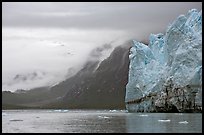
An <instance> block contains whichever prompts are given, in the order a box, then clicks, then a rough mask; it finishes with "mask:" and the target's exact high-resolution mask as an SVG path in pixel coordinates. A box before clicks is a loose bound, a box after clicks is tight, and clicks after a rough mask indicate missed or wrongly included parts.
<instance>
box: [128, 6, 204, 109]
mask: <svg viewBox="0 0 204 135" xmlns="http://www.w3.org/2000/svg"><path fill="white" fill-rule="evenodd" d="M129 59H130V65H129V76H128V84H127V85H126V96H125V102H126V108H127V110H128V111H132V112H197V111H198V112H201V111H202V11H200V12H198V11H197V10H196V9H191V10H189V12H188V13H187V14H186V15H180V16H179V17H178V18H177V19H176V20H175V21H174V22H173V23H172V24H170V25H169V26H168V28H167V30H166V32H165V34H162V33H159V34H150V36H149V44H148V45H145V44H143V43H140V42H138V41H136V40H133V42H132V47H131V49H130V54H129Z"/></svg>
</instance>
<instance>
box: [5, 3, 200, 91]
mask: <svg viewBox="0 0 204 135" xmlns="http://www.w3.org/2000/svg"><path fill="white" fill-rule="evenodd" d="M192 8H196V9H198V10H201V9H202V3H201V2H194V3H193V2H185V3H182V2H181V3H179V2H176V3H173V2H170V3H169V2H163V3H161V2H158V3H157V2H153V3H151V2H144V3H143V2H131V3H126V2H121V3H120V2H118V3H116V2H114V3H111V2H110V3H103V2H97V3H94V2H87V3H85V2H84V3H83V2H81V3H80V2H77V3H72V2H66V3H64V2H59V3H56V2H55V3H43V2H40V3H37V2H36V3H32V2H27V3H23V2H18V3H15V2H8V3H7V2H3V3H2V55H3V56H2V74H3V77H2V79H3V86H2V88H3V90H12V91H14V90H16V89H20V88H23V89H29V88H33V87H38V86H44V85H53V84H55V83H57V82H59V81H61V80H63V79H65V77H67V76H69V74H67V73H68V71H72V72H73V73H74V72H76V71H77V70H79V69H80V67H81V66H82V65H83V64H84V62H85V61H86V60H87V59H89V58H90V57H89V54H90V52H91V50H92V49H94V48H96V47H100V46H101V45H103V44H105V43H112V46H113V47H112V48H111V47H110V48H109V49H108V50H106V51H104V52H103V56H101V57H100V59H101V60H102V59H104V58H106V57H107V56H108V54H109V53H110V52H111V51H112V49H113V48H114V46H117V45H119V44H121V43H123V42H124V41H125V40H129V39H136V40H139V41H147V40H148V37H149V34H150V33H155V34H156V33H159V32H162V33H164V32H165V30H166V28H167V26H168V25H169V24H170V23H172V21H173V20H175V19H176V18H177V17H178V16H179V15H180V14H186V13H187V11H188V10H190V9H192ZM73 69H74V70H73ZM36 74H37V75H36Z"/></svg>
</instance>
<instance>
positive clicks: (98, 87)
mask: <svg viewBox="0 0 204 135" xmlns="http://www.w3.org/2000/svg"><path fill="white" fill-rule="evenodd" d="M108 48H111V46H109V45H105V46H104V48H103V49H100V48H97V49H96V50H93V51H92V53H91V56H95V57H97V58H96V59H95V58H94V59H93V58H91V59H90V60H88V61H87V62H86V64H85V65H84V66H83V68H82V69H81V70H80V71H79V72H77V73H76V74H75V75H73V76H72V77H70V78H68V79H66V80H64V81H62V82H59V83H58V84H57V85H55V86H52V87H40V88H35V89H31V90H29V91H24V90H18V91H17V92H14V93H12V92H2V102H3V103H2V104H3V108H5V109H6V108H7V107H8V106H9V107H10V108H12V107H13V106H17V107H19V106H20V107H22V108H25V107H35V108H77V109H82V108H87V109H96V108H97V109H111V108H115V109H119V108H121V109H124V108H125V102H124V100H125V86H126V84H127V79H128V66H129V59H128V56H129V48H130V44H129V42H127V43H125V44H123V45H121V46H118V47H116V48H115V49H114V50H113V51H112V53H111V54H110V56H109V57H108V58H106V59H104V60H103V61H100V60H98V57H99V55H98V54H97V52H99V53H101V52H102V51H103V50H104V49H108Z"/></svg>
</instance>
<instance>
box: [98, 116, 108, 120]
mask: <svg viewBox="0 0 204 135" xmlns="http://www.w3.org/2000/svg"><path fill="white" fill-rule="evenodd" d="M98 118H102V119H108V118H109V117H107V116H98Z"/></svg>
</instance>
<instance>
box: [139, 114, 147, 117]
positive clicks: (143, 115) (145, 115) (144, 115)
mask: <svg viewBox="0 0 204 135" xmlns="http://www.w3.org/2000/svg"><path fill="white" fill-rule="evenodd" d="M139 116H141V117H147V116H148V115H147V114H141V115H139Z"/></svg>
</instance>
